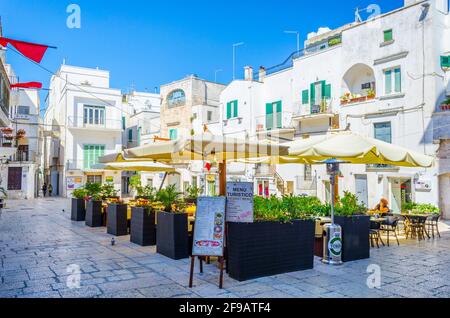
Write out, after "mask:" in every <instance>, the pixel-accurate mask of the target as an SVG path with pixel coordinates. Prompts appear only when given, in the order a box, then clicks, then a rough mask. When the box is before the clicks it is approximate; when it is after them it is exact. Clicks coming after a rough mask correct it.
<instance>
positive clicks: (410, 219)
mask: <svg viewBox="0 0 450 318" xmlns="http://www.w3.org/2000/svg"><path fill="white" fill-rule="evenodd" d="M401 216H402V217H403V218H405V233H408V228H409V227H410V226H411V224H413V223H414V222H415V221H416V220H417V219H419V218H425V219H427V218H429V217H430V216H432V214H413V213H411V214H410V213H403V214H401ZM423 231H424V233H425V235H426V236H427V237H428V238H431V236H430V234H429V233H428V231H427V229H426V227H425V225H424V226H423ZM419 239H420V238H419Z"/></svg>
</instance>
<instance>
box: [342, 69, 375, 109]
mask: <svg viewBox="0 0 450 318" xmlns="http://www.w3.org/2000/svg"><path fill="white" fill-rule="evenodd" d="M376 95H377V93H376V81H375V73H374V70H373V68H372V67H370V66H369V65H366V64H361V63H359V64H355V65H353V66H352V67H351V68H350V69H348V70H347V72H346V73H345V75H344V77H343V78H342V96H341V106H345V105H352V104H359V103H365V102H370V101H372V100H374V99H375V98H376Z"/></svg>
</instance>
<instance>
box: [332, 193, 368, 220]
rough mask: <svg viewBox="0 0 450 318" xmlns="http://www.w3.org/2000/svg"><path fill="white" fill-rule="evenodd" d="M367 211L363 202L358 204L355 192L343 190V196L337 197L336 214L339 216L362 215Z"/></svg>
mask: <svg viewBox="0 0 450 318" xmlns="http://www.w3.org/2000/svg"><path fill="white" fill-rule="evenodd" d="M366 213H367V208H366V207H365V206H364V204H360V203H359V201H358V198H357V196H356V195H355V194H353V193H350V192H347V191H346V192H344V197H343V198H340V199H339V202H337V204H336V215H339V216H348V217H350V216H353V215H364V214H366Z"/></svg>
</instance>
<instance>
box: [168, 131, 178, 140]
mask: <svg viewBox="0 0 450 318" xmlns="http://www.w3.org/2000/svg"><path fill="white" fill-rule="evenodd" d="M169 138H170V140H177V139H178V129H171V130H169Z"/></svg>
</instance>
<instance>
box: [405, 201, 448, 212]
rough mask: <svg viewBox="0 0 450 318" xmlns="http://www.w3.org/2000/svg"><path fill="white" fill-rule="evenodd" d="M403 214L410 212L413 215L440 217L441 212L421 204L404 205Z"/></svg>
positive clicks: (435, 207) (431, 206)
mask: <svg viewBox="0 0 450 318" xmlns="http://www.w3.org/2000/svg"><path fill="white" fill-rule="evenodd" d="M402 210H403V212H408V211H411V212H413V213H414V214H435V215H440V214H441V211H440V210H439V208H438V207H437V206H434V205H432V204H422V203H406V204H404V205H403V206H402Z"/></svg>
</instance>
